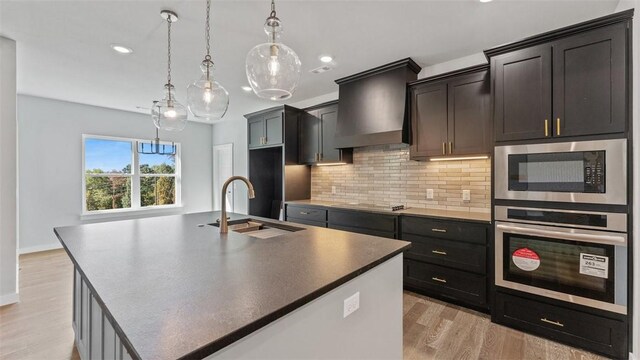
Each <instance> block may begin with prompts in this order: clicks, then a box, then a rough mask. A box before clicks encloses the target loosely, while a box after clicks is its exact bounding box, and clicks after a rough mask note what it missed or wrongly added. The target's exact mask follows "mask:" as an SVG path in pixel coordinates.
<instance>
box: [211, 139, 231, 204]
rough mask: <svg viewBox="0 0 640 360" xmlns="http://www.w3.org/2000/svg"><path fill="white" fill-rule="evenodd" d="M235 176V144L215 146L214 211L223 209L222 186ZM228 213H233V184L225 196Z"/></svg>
mask: <svg viewBox="0 0 640 360" xmlns="http://www.w3.org/2000/svg"><path fill="white" fill-rule="evenodd" d="M231 176H233V144H224V145H215V146H214V147H213V210H214V211H217V210H220V209H221V208H222V199H221V195H222V194H221V192H222V185H223V184H224V182H225V181H226V180H227V179H228V178H230V177H231ZM225 195H226V196H225V198H226V199H225V200H226V202H227V211H229V212H233V184H231V186H229V187H228V188H227V193H226V194H225Z"/></svg>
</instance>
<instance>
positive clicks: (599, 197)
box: [495, 139, 627, 205]
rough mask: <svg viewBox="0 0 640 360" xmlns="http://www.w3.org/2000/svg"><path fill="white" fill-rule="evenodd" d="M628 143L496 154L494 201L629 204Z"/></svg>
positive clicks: (520, 148) (507, 149) (505, 149)
mask: <svg viewBox="0 0 640 360" xmlns="http://www.w3.org/2000/svg"><path fill="white" fill-rule="evenodd" d="M626 144H627V143H626V140H625V139H615V140H599V141H578V142H567V143H550V144H534V145H514V146H497V147H496V148H495V179H496V180H495V182H496V199H506V200H540V201H561V202H578V203H600V204H609V205H626V204H627V191H626V190H627V171H626V169H627V166H626V164H627V160H626V159H627V157H626V153H627V145H626Z"/></svg>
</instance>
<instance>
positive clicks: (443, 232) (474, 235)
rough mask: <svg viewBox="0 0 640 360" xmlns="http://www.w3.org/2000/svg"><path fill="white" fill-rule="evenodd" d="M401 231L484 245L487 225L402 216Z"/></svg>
mask: <svg viewBox="0 0 640 360" xmlns="http://www.w3.org/2000/svg"><path fill="white" fill-rule="evenodd" d="M402 233H403V234H405V233H408V234H414V235H422V236H431V237H437V238H441V239H450V240H459V241H466V242H472V243H477V244H481V245H486V243H487V227H486V226H485V225H479V224H471V223H467V222H461V221H448V220H433V219H426V218H420V217H409V216H403V217H402Z"/></svg>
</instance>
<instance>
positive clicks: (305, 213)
mask: <svg viewBox="0 0 640 360" xmlns="http://www.w3.org/2000/svg"><path fill="white" fill-rule="evenodd" d="M285 220H286V221H289V222H294V223H298V224H303V225H311V226H319V227H325V228H326V227H327V210H326V209H324V208H320V207H315V206H299V205H291V204H287V205H286V207H285Z"/></svg>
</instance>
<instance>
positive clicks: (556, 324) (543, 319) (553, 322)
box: [540, 318, 564, 327]
mask: <svg viewBox="0 0 640 360" xmlns="http://www.w3.org/2000/svg"><path fill="white" fill-rule="evenodd" d="M540 321H542V322H546V323H547V324H551V325H555V326H560V327H564V324H563V323H561V322H559V321H553V320H548V319H547V318H541V319H540Z"/></svg>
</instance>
